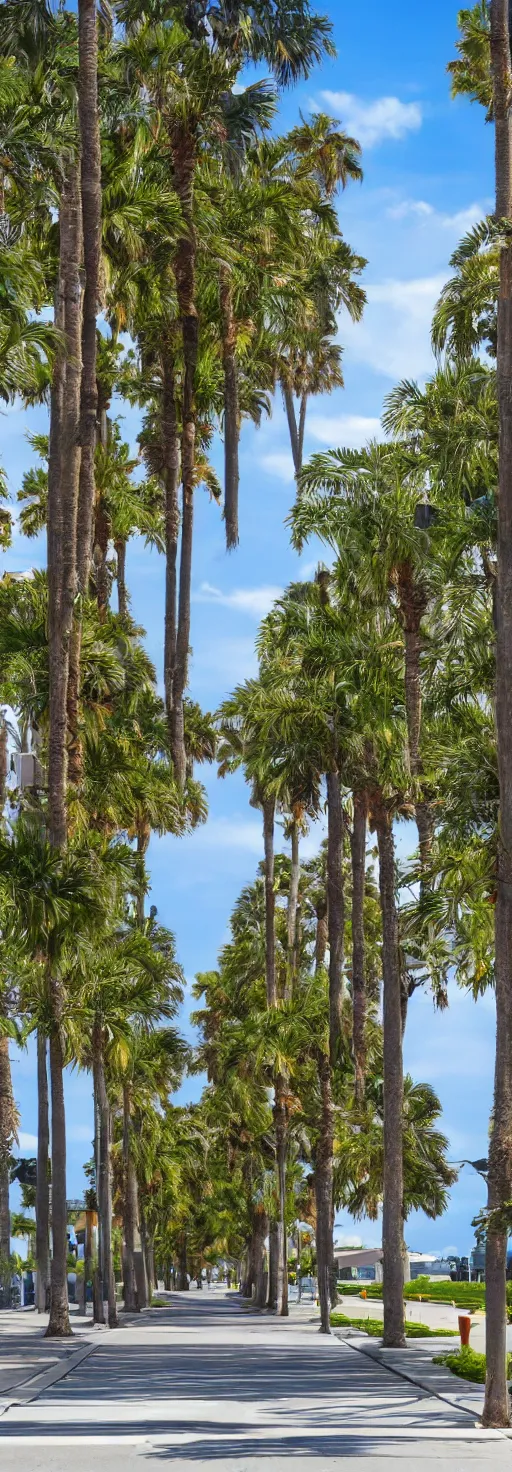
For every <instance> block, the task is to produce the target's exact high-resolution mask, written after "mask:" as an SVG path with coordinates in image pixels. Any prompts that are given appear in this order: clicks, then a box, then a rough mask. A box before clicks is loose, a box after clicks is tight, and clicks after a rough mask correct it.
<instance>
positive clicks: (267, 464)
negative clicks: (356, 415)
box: [260, 450, 294, 485]
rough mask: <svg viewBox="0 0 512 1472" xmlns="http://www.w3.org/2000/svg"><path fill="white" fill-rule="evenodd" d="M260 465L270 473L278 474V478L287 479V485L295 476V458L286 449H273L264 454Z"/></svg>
mask: <svg viewBox="0 0 512 1472" xmlns="http://www.w3.org/2000/svg"><path fill="white" fill-rule="evenodd" d="M260 465H262V466H263V469H264V470H267V471H268V473H269V475H276V476H277V478H278V480H284V481H286V484H287V485H289V484H290V482H291V481H292V480H293V478H294V469H293V460H292V457H291V454H289V453H288V452H287V451H286V450H272V451H270V452H269V453H268V454H267V455H262V456H261V459H260Z"/></svg>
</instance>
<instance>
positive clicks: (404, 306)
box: [343, 274, 446, 381]
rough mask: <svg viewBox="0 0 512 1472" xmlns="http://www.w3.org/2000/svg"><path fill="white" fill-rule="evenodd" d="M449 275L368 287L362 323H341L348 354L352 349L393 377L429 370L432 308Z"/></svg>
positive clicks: (357, 357) (417, 375)
mask: <svg viewBox="0 0 512 1472" xmlns="http://www.w3.org/2000/svg"><path fill="white" fill-rule="evenodd" d="M445 280H446V277H445V275H444V274H443V275H441V274H439V275H435V276H423V277H418V278H417V279H416V280H413V281H397V280H390V281H384V282H382V283H379V284H375V285H369V286H367V288H366V291H367V297H368V304H367V307H366V310H365V314H364V317H363V320H362V322H357V323H353V322H346V321H344V322H343V340H344V343H345V345H346V348H347V358H348V355H349V354H350V355H351V356H352V358H353V359H354V360H356V361H357V362H360V363H366V364H368V366H369V367H370V368H373V369H374V371H375V372H376V373H382V374H384V375H385V377H387V378H391V379H393V381H396V380H397V379H400V378H422V377H424V376H425V375H426V374H427V373H430V372H431V371H432V369H433V366H434V362H433V357H432V350H431V346H430V328H431V321H432V313H433V310H434V307H435V304H436V301H437V299H438V296H439V293H440V291H441V288H442V286H443V285H444V282H445Z"/></svg>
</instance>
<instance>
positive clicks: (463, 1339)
mask: <svg viewBox="0 0 512 1472" xmlns="http://www.w3.org/2000/svg"><path fill="white" fill-rule="evenodd" d="M470 1333H471V1317H470V1315H469V1314H459V1334H460V1343H461V1349H466V1348H467V1346H468V1345H469V1336H470Z"/></svg>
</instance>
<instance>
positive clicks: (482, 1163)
mask: <svg viewBox="0 0 512 1472" xmlns="http://www.w3.org/2000/svg"><path fill="white" fill-rule="evenodd" d="M452 1164H453V1165H461V1166H462V1165H470V1166H471V1169H472V1170H476V1173H477V1175H479V1176H481V1177H482V1180H483V1181H485V1184H486V1185H487V1172H488V1170H489V1161H488V1160H486V1158H485V1157H482V1159H481V1160H454V1161H452ZM476 1271H477V1272H478V1269H477V1270H476ZM468 1278H469V1282H471V1252H470V1253H469V1256H468Z"/></svg>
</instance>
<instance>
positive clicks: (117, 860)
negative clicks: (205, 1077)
mask: <svg viewBox="0 0 512 1472" xmlns="http://www.w3.org/2000/svg"><path fill="white" fill-rule="evenodd" d="M105 857H106V860H107V862H105ZM105 857H104V858H103V859H102V857H101V856H100V855H99V854H97V853H95V852H94V850H93V849H92V848H89V849H88V851H87V852H85V853H84V851H83V850H82V852H79V851H77V852H74V851H73V850H72V849H71V850H70V851H69V852H68V853H67V854H66V853H64V854H61V852H60V851H59V850H57V849H56V848H55V847H54V846H53V845H50V844H49V842H48V841H47V839H46V837H45V834H44V831H43V829H42V827H41V822H40V819H39V818H38V817H36V818H35V820H30V819H29V818H28V817H26V818H25V817H20V818H19V819H18V822H17V824H16V828H15V830H14V832H13V834H12V835H11V836H10V837H3V838H2V839H1V840H0V888H1V891H2V896H3V904H4V912H5V925H6V931H7V929H8V931H9V933H10V934H11V935H12V936H13V938H14V939H15V941H16V943H17V944H18V945H19V948H20V953H21V955H22V956H23V953H25V955H26V956H27V957H28V959H30V960H31V961H33V962H34V963H35V965H36V967H37V969H38V971H39V974H40V988H39V992H38V996H37V1000H36V1001H35V1007H36V1017H37V1016H38V1015H39V1022H40V1021H41V1013H42V1014H43V1016H44V1018H45V1023H46V1029H45V1030H46V1031H47V1032H48V1033H49V1039H50V1078H51V1153H52V1233H53V1258H52V1265H51V1306H50V1322H49V1325H48V1331H47V1332H48V1334H49V1335H50V1336H52V1335H60V1334H63V1335H66V1334H70V1333H71V1330H70V1326H69V1314H68V1300H67V1211H66V1124H65V1110H64V1089H63V1071H64V1062H65V1040H64V1039H65V1002H66V998H65V989H64V977H65V976H66V975H67V974H68V972H69V969H70V964H71V961H72V958H73V956H74V955H75V954H76V953H77V951H79V949H80V947H81V946H82V945H83V944H84V943H85V939H86V937H87V935H88V934H90V933H91V931H94V929H95V927H98V926H99V925H101V923H102V920H103V917H104V915H105V913H108V909H109V906H110V904H111V903H112V899H113V896H114V894H115V890H116V887H117V884H118V881H119V875H120V872H122V871H123V866H124V870H125V872H126V864H125V860H124V858H123V855H122V853H121V852H120V851H119V852H118V853H117V854H115V855H114V854H113V853H112V854H111V855H106V856H105ZM31 1005H34V1000H33V1002H32V1004H31V1003H30V1002H29V1006H31ZM39 1008H41V1011H39ZM42 1133H43V1137H44V1123H43V1132H42ZM39 1165H40V1169H43V1171H44V1162H43V1161H42V1159H41V1160H40V1161H39ZM44 1265H45V1264H44V1263H43V1270H44Z"/></svg>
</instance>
